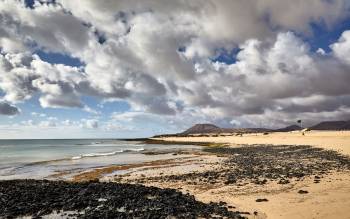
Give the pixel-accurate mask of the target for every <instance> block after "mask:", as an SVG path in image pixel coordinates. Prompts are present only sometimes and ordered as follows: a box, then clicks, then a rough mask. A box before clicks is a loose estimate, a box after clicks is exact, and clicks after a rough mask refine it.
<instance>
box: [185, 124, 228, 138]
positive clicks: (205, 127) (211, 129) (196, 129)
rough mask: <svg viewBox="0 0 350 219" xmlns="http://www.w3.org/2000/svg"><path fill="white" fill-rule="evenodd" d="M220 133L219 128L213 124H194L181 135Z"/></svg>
mask: <svg viewBox="0 0 350 219" xmlns="http://www.w3.org/2000/svg"><path fill="white" fill-rule="evenodd" d="M217 132H221V128H219V127H218V126H216V125H213V124H196V125H194V126H192V127H191V128H189V129H187V130H186V131H184V132H182V133H181V134H184V135H188V134H202V133H217Z"/></svg>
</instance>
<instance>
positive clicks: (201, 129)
mask: <svg viewBox="0 0 350 219" xmlns="http://www.w3.org/2000/svg"><path fill="white" fill-rule="evenodd" d="M270 131H272V130H271V129H265V128H220V127H218V126H216V125H213V124H196V125H194V126H192V127H191V128H189V129H187V130H186V131H184V132H182V133H179V135H190V134H209V133H256V132H270Z"/></svg>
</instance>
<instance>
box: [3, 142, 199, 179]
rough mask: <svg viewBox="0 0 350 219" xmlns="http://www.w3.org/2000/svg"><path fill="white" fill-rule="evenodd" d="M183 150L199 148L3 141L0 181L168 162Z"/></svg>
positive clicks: (197, 147)
mask: <svg viewBox="0 0 350 219" xmlns="http://www.w3.org/2000/svg"><path fill="white" fill-rule="evenodd" d="M183 149H196V150H197V149H200V147H199V146H195V145H159V144H144V143H143V142H142V141H123V140H116V139H52V140H47V139H39V140H36V139H35V140H34V139H33V140H0V180H7V179H29V178H30V179H44V178H50V176H51V175H53V174H56V173H59V172H62V171H71V172H74V171H79V172H80V171H84V170H88V169H91V168H97V167H104V166H109V165H114V164H132V163H141V162H145V161H152V160H158V159H168V158H171V157H172V156H173V155H172V153H173V152H174V151H177V150H183ZM145 152H154V153H153V154H155V155H147V153H145ZM164 152H165V153H164ZM167 152H169V153H167ZM148 154H149V153H148Z"/></svg>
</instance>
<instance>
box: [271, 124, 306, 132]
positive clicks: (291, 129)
mask: <svg viewBox="0 0 350 219" xmlns="http://www.w3.org/2000/svg"><path fill="white" fill-rule="evenodd" d="M301 129H302V128H301V127H300V126H298V125H290V126H287V127H285V128H281V129H276V130H275V131H276V132H291V131H297V130H301Z"/></svg>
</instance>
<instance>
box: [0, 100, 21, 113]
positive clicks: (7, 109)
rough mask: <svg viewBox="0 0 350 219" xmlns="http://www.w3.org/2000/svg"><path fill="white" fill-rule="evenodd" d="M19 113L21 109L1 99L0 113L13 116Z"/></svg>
mask: <svg viewBox="0 0 350 219" xmlns="http://www.w3.org/2000/svg"><path fill="white" fill-rule="evenodd" d="M18 113H19V109H18V108H17V107H15V106H12V105H10V104H8V103H6V102H2V101H0V115H7V116H13V115H17V114H18Z"/></svg>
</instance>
